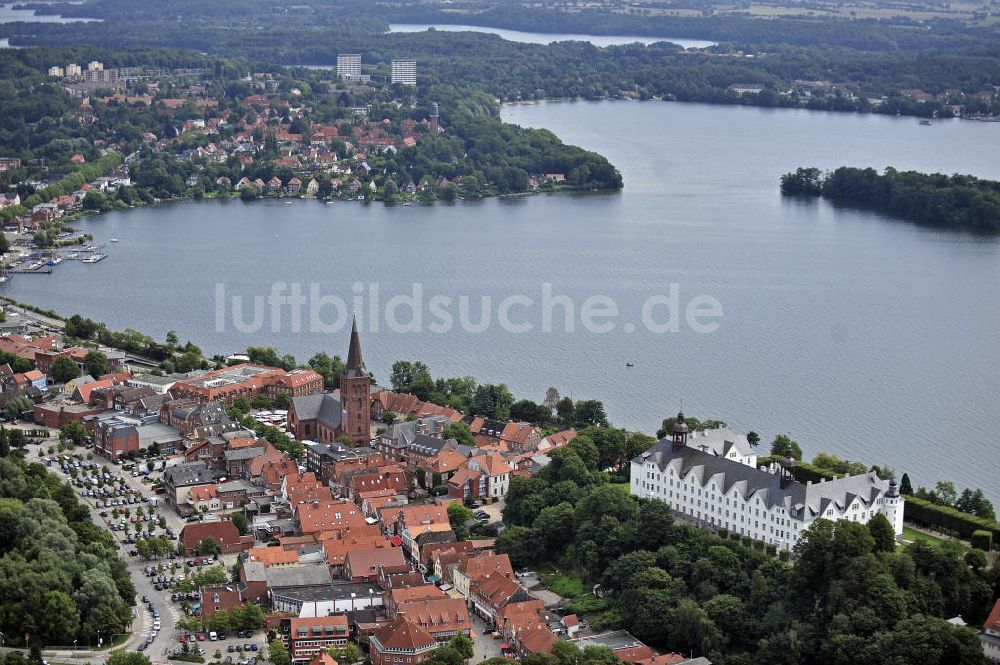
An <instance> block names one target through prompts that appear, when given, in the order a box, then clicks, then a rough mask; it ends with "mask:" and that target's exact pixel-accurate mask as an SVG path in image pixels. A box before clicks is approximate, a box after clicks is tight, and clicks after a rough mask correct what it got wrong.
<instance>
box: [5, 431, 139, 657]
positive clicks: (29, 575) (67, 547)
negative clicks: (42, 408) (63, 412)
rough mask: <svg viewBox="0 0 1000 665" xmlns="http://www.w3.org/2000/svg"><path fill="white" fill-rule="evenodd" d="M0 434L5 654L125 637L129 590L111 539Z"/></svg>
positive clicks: (17, 443)
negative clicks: (30, 647) (8, 648)
mask: <svg viewBox="0 0 1000 665" xmlns="http://www.w3.org/2000/svg"><path fill="white" fill-rule="evenodd" d="M25 443H26V442H25V439H24V436H23V432H20V431H15V430H10V431H5V430H0V597H2V598H3V602H2V603H0V632H2V633H3V634H4V635H5V642H6V644H7V645H8V646H11V645H24V640H25V638H27V640H28V643H29V644H30V645H57V646H67V645H72V644H73V643H74V641H76V640H79V643H80V645H81V646H82V645H85V644H91V645H96V644H97V641H98V638H99V636H100V639H102V640H103V641H104V642H105V643H106V642H108V641H110V640H111V639H113V636H114V635H116V634H120V633H124V632H126V630H127V627H128V625H129V623H130V622H131V620H132V618H131V614H130V611H129V608H130V607H131V606H132V605H133V604H134V603H135V588H134V587H133V586H132V582H131V579H130V578H129V573H128V569H127V568H126V566H125V563H124V562H123V561H122V560H121V559H120V558H119V557H118V553H117V552H116V550H115V544H114V539H113V538H112V536H111V534H110V533H109V532H108V531H106V530H104V529H102V528H100V527H99V526H97V525H95V524H94V523H93V522H92V521H91V519H90V513H89V512H88V511H87V509H86V508H84V507H83V506H81V505H80V504H79V503H78V501H77V497H76V493H75V492H74V491H73V490H72V488H71V487H69V486H67V485H64V484H63V483H62V482H60V481H59V479H58V478H56V477H55V476H53V475H51V474H49V473H48V472H46V470H45V467H44V466H42V465H41V464H39V463H37V462H35V463H32V464H26V463H25V462H24V461H23V459H22V456H23V452H24V447H25Z"/></svg>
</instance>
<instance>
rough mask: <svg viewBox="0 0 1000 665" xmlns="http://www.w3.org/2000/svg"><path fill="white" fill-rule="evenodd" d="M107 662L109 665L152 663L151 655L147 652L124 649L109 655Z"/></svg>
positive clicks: (149, 664)
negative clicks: (147, 654)
mask: <svg viewBox="0 0 1000 665" xmlns="http://www.w3.org/2000/svg"><path fill="white" fill-rule="evenodd" d="M106 662H107V665H151V663H150V660H149V657H148V656H146V654H143V653H138V652H136V651H124V650H122V651H115V652H114V653H112V654H111V655H110V656H109V657H108V660H107V661H106Z"/></svg>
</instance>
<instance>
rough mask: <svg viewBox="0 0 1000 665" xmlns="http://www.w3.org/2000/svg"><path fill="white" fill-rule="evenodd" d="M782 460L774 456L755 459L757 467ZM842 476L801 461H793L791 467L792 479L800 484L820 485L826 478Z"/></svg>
mask: <svg viewBox="0 0 1000 665" xmlns="http://www.w3.org/2000/svg"><path fill="white" fill-rule="evenodd" d="M781 459H782V458H781V457H777V456H775V455H767V456H764V457H758V458H757V466H758V467H760V466H765V465H770V464H771V463H772V462H777V461H780V460H781ZM841 475H844V474H840V473H837V472H836V471H831V470H830V469H824V468H821V467H818V466H816V465H814V464H810V463H809V462H803V461H801V460H795V466H793V467H792V477H793V478H795V480H797V481H799V482H800V483H806V482H809V481H812V482H814V483H821V482H823V481H824V480H827V479H828V478H836V477H838V476H841Z"/></svg>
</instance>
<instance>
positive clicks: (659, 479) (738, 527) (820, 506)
mask: <svg viewBox="0 0 1000 665" xmlns="http://www.w3.org/2000/svg"><path fill="white" fill-rule="evenodd" d="M793 467H794V460H791V459H786V460H782V461H781V462H779V463H777V464H775V465H772V468H770V469H768V468H765V467H761V468H757V455H756V453H755V452H754V451H753V448H752V446H750V445H749V444H748V443H747V441H746V437H741V436H738V435H734V434H732V433H731V432H730V431H729V430H725V429H724V430H710V431H708V432H691V431H690V430H689V428H688V426H687V424H686V423H685V422H684V414H683V413H679V414H677V421H676V423H675V424H674V427H673V430H672V431H671V432H670V435H669V436H667V437H664V438H662V439H660V440H659V441H658V442H657V443H656V445H654V446H653V447H652V448H650V449H649V450H647V451H646V452H644V453H642V454H641V455H639V456H638V457H636V458H635V459H633V460H632V463H631V471H632V474H631V481H630V492H631V493H632V494H633V495H635V496H638V497H640V498H643V499H655V500H658V501H663V502H664V503H666V504H667V505H669V506H670V507H671V508H672V509H673V511H674V513H675V514H677V515H678V517H680V518H682V519H684V520H686V521H688V522H692V523H694V524H696V525H698V526H702V527H705V528H710V529H728V530H729V531H730V532H734V533H739V534H741V535H743V536H749V537H751V538H753V539H754V540H759V541H762V542H764V543H767V544H770V545H775V546H776V547H777V549H778V550H779V551H780V550H791V549H792V548H793V547H794V546H795V543H796V542H798V539H799V537H800V536H801V534H802V532H803V531H805V530H806V529H808V528H809V526H810V525H811V524H812V523H813V522H814V521H816V520H817V519H820V518H824V519H828V520H831V521H836V520H841V519H847V520H851V521H854V522H861V523H863V524H864V523H867V522H868V520H870V519H871V518H872V517H874V516H875V515H877V514H878V513H882V514H883V515H885V516H886V518H888V520H889V523H890V524H891V525H892V526H893V529H894V530H895V532H896V535H897V536H900V535H901V534H902V533H903V501H904V499H903V498H902V497H901V496H900V495H899V488H898V487H897V485H896V481H895V480H882V479H881V478H879V477H878V476H877V475H876V474H875V473H872V472H869V473H866V474H863V475H858V476H845V477H843V478H833V479H831V480H825V481H823V482H818V483H813V482H806V483H801V482H798V481H797V480H795V479H794V478H793V477H792V468H793Z"/></svg>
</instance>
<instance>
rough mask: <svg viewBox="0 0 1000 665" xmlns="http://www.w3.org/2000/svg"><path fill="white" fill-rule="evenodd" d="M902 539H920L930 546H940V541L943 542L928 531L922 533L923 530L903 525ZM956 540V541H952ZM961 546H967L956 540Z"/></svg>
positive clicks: (943, 541)
mask: <svg viewBox="0 0 1000 665" xmlns="http://www.w3.org/2000/svg"><path fill="white" fill-rule="evenodd" d="M903 540H910V541H917V540H922V541H924V542H925V543H927V544H928V545H931V546H932V547H940V546H941V544H942V543H945V542H947V541H945V540H944V539H943V538H938V537H937V536H932V535H930V534H929V533H924V532H923V531H917V530H916V529H914V528H912V527H908V526H904V527H903ZM954 542H958V541H954ZM958 544H959V545H961V546H962V547H967V546H966V545H965V543H961V542H958Z"/></svg>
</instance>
